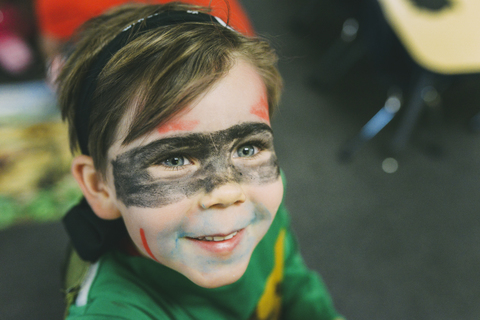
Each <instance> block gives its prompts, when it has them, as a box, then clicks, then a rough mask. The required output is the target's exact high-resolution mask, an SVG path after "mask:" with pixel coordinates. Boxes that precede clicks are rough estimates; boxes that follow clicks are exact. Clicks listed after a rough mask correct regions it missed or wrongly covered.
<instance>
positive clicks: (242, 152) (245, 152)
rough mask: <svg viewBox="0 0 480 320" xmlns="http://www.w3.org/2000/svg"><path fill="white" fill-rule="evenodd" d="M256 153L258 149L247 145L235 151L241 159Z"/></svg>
mask: <svg viewBox="0 0 480 320" xmlns="http://www.w3.org/2000/svg"><path fill="white" fill-rule="evenodd" d="M257 153H258V148H257V147H255V146H254V145H251V144H247V145H243V146H241V147H240V148H238V149H237V156H239V157H241V158H245V157H251V156H254V155H255V154H257Z"/></svg>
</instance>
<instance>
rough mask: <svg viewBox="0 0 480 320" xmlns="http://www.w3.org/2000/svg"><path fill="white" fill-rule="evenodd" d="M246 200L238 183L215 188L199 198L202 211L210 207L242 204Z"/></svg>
mask: <svg viewBox="0 0 480 320" xmlns="http://www.w3.org/2000/svg"><path fill="white" fill-rule="evenodd" d="M246 199H247V197H246V195H245V192H244V191H243V189H242V187H241V185H240V184H239V183H234V182H229V183H226V184H223V185H221V186H218V187H216V188H215V189H213V190H212V191H211V192H208V193H205V194H204V195H203V196H202V197H201V198H200V203H199V204H200V206H201V207H202V208H203V209H209V208H212V207H215V206H217V207H228V206H231V205H233V204H238V203H243V202H245V200H246Z"/></svg>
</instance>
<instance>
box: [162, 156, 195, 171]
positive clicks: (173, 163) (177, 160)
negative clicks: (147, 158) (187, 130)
mask: <svg viewBox="0 0 480 320" xmlns="http://www.w3.org/2000/svg"><path fill="white" fill-rule="evenodd" d="M162 164H163V165H164V166H167V167H173V168H175V167H181V166H185V165H188V164H191V162H190V160H188V159H187V158H186V157H184V156H175V157H171V158H168V159H166V160H164V161H163V162H162Z"/></svg>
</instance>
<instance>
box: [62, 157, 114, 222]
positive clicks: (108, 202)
mask: <svg viewBox="0 0 480 320" xmlns="http://www.w3.org/2000/svg"><path fill="white" fill-rule="evenodd" d="M71 169H72V174H73V176H74V178H75V180H77V183H78V184H79V186H80V189H82V192H83V195H84V196H85V199H87V202H88V204H89V205H90V207H91V208H92V210H93V212H95V214H96V215H97V216H98V217H99V218H101V219H105V220H112V219H116V218H120V216H121V214H120V210H118V208H117V206H116V204H115V201H114V200H115V198H114V196H113V192H112V190H110V188H109V187H108V185H107V184H106V183H105V182H104V181H103V179H102V178H101V176H100V174H99V173H98V172H97V171H96V170H95V167H94V165H93V159H92V158H91V157H89V156H86V155H80V156H77V157H75V158H74V159H73V162H72V168H71Z"/></svg>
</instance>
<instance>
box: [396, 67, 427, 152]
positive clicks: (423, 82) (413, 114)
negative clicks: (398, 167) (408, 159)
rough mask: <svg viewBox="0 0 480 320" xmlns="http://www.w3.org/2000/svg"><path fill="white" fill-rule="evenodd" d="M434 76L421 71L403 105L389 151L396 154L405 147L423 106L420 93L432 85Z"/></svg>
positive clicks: (423, 101) (422, 98) (422, 97)
mask: <svg viewBox="0 0 480 320" xmlns="http://www.w3.org/2000/svg"><path fill="white" fill-rule="evenodd" d="M433 80H434V76H433V75H432V74H431V73H428V72H422V73H421V74H420V76H419V78H418V80H417V82H416V84H415V87H414V89H413V92H412V95H411V97H410V101H409V103H408V105H407V106H406V107H405V113H404V114H403V117H402V119H401V122H400V124H399V127H398V129H397V131H396V132H395V135H394V136H393V139H392V141H391V145H390V148H391V151H392V152H393V153H394V154H398V153H400V152H401V151H403V150H404V149H405V146H406V144H407V142H408V139H409V138H410V136H411V134H412V132H413V129H414V127H415V124H416V123H417V121H418V117H419V116H420V112H421V111H422V109H423V107H424V106H425V100H424V96H423V94H422V93H424V92H425V91H424V90H425V88H428V87H433Z"/></svg>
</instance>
